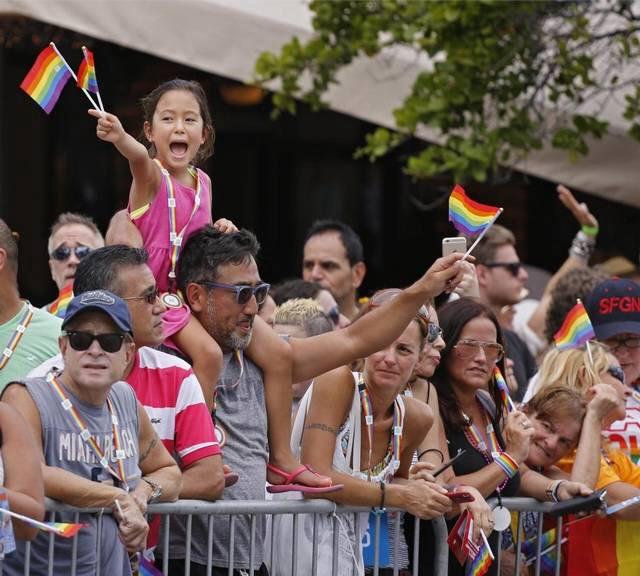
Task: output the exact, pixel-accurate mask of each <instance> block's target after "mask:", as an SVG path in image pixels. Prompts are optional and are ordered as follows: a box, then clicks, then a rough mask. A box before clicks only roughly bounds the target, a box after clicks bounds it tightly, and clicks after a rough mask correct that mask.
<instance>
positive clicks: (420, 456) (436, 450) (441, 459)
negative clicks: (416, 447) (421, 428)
mask: <svg viewBox="0 0 640 576" xmlns="http://www.w3.org/2000/svg"><path fill="white" fill-rule="evenodd" d="M429 452H437V453H438V455H439V456H440V463H441V464H444V454H443V453H442V451H440V450H438V449H437V448H427V449H426V450H423V451H422V452H420V453H419V454H418V460H420V458H422V457H423V456H424V455H425V454H428V453H429Z"/></svg>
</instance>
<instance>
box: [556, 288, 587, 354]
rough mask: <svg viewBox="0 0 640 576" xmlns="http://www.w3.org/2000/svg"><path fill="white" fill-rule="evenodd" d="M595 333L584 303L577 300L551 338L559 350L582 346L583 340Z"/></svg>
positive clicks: (585, 340)
mask: <svg viewBox="0 0 640 576" xmlns="http://www.w3.org/2000/svg"><path fill="white" fill-rule="evenodd" d="M595 335H596V333H595V332H594V331H593V326H592V325H591V320H590V319H589V315H588V314H587V311H586V310H585V308H584V304H582V302H580V300H578V303H577V304H576V305H575V306H574V307H573V308H571V310H570V311H569V314H567V317H566V318H565V319H564V322H563V323H562V326H560V330H558V331H557V332H556V333H555V334H554V336H553V339H554V340H555V343H556V346H557V348H558V349H559V350H567V349H569V348H578V347H580V346H582V345H583V344H584V343H585V342H587V341H589V340H591V339H592V338H595Z"/></svg>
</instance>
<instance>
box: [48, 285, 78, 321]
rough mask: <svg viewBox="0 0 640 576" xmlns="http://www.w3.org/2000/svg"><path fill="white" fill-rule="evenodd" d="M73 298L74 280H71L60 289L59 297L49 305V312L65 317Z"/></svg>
mask: <svg viewBox="0 0 640 576" xmlns="http://www.w3.org/2000/svg"><path fill="white" fill-rule="evenodd" d="M71 300H73V282H70V283H69V284H67V285H66V286H65V287H64V288H63V289H62V290H60V293H59V294H58V297H57V298H56V299H55V300H54V301H53V302H51V304H49V305H48V306H47V312H49V314H53V315H54V316H58V318H64V316H65V314H66V313H67V306H69V302H71Z"/></svg>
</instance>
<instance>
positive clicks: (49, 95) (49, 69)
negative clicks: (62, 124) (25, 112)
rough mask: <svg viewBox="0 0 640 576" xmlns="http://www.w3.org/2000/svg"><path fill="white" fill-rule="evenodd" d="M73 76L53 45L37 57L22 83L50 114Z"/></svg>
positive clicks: (22, 86) (23, 87)
mask: <svg viewBox="0 0 640 576" xmlns="http://www.w3.org/2000/svg"><path fill="white" fill-rule="evenodd" d="M69 78H71V73H70V72H69V70H68V68H67V66H66V65H65V62H64V60H63V59H62V58H61V57H60V55H59V54H58V52H56V50H55V49H54V48H53V46H51V45H49V46H47V47H46V48H45V49H44V50H43V51H42V52H40V55H39V56H38V58H37V59H36V61H35V63H34V65H33V66H32V67H31V70H29V73H28V74H27V75H26V76H25V79H24V80H23V81H22V84H20V88H22V89H23V90H24V91H25V92H26V93H27V94H29V96H31V98H33V99H34V100H35V101H36V102H37V103H38V105H39V106H40V107H41V108H42V109H43V110H44V111H45V112H46V113H47V114H49V113H50V112H51V110H53V107H54V106H55V105H56V102H58V98H59V97H60V93H61V92H62V89H63V88H64V86H65V84H66V83H67V81H68V80H69Z"/></svg>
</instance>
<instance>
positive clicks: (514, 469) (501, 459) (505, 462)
mask: <svg viewBox="0 0 640 576" xmlns="http://www.w3.org/2000/svg"><path fill="white" fill-rule="evenodd" d="M491 456H493V461H494V462H495V463H496V464H497V465H498V466H500V468H501V469H502V471H503V472H504V474H505V476H506V477H507V478H509V479H511V478H513V477H514V476H515V475H516V474H517V473H518V463H517V462H516V461H515V460H514V459H513V458H512V457H511V456H510V455H509V454H507V453H506V452H492V453H491Z"/></svg>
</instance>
